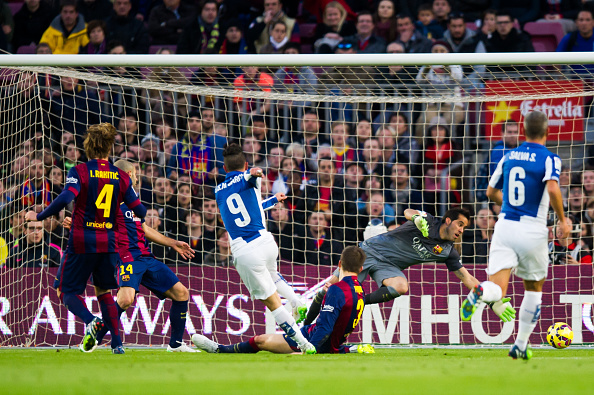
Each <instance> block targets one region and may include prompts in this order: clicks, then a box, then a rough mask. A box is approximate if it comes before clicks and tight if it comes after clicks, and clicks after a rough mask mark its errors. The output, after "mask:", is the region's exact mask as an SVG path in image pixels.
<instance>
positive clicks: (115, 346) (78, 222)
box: [25, 123, 146, 354]
mask: <svg viewBox="0 0 594 395" xmlns="http://www.w3.org/2000/svg"><path fill="white" fill-rule="evenodd" d="M116 133H117V132H116V129H115V128H114V127H113V125H111V124H109V123H102V124H99V125H92V126H90V127H89V129H88V130H87V134H86V137H85V140H84V143H83V144H84V148H85V152H86V154H87V157H88V158H89V159H90V160H89V161H88V162H87V163H82V164H80V165H78V166H75V167H73V168H72V169H70V171H69V172H68V177H67V178H66V185H65V187H64V190H63V191H62V193H61V194H60V195H59V196H58V197H57V198H56V199H55V200H54V201H53V202H52V203H51V204H50V205H49V207H47V208H46V209H45V210H43V211H42V212H41V213H39V214H37V213H36V212H34V211H29V212H28V213H27V214H26V216H25V218H26V219H27V220H28V221H43V220H44V219H46V218H48V217H51V216H52V215H55V214H57V213H59V212H60V210H62V209H63V208H64V207H66V205H67V204H68V203H70V202H71V201H73V200H74V201H75V203H74V212H73V214H72V231H71V232H70V237H69V238H68V245H67V247H66V253H65V254H64V258H63V259H62V263H61V264H60V267H59V268H58V273H57V276H56V281H55V282H54V287H55V288H56V289H57V290H58V291H57V292H58V296H59V297H60V299H61V300H62V302H63V303H64V305H66V307H67V308H68V310H69V311H70V312H72V313H73V314H74V315H76V316H77V317H79V318H80V319H82V320H83V321H84V323H85V324H86V325H87V327H86V330H85V338H87V339H88V338H89V336H95V335H96V333H97V332H98V331H99V330H100V329H101V328H102V327H103V326H104V325H107V327H108V328H109V330H110V331H111V333H112V334H113V335H112V338H111V348H112V351H113V353H114V354H123V353H124V349H123V347H122V340H121V339H120V336H119V332H118V328H117V327H114V323H115V322H117V321H118V313H117V309H116V306H115V302H114V300H113V297H112V296H111V293H110V291H109V290H110V289H115V288H117V287H118V284H117V282H116V279H115V277H114V270H115V265H116V263H117V261H118V260H119V257H118V254H117V246H116V240H117V235H116V232H117V231H118V229H117V224H116V215H117V213H118V211H119V208H120V203H122V202H125V203H126V205H128V207H130V209H132V210H133V211H134V213H135V214H136V216H138V217H141V218H142V217H144V216H145V214H146V208H145V207H144V206H143V205H142V204H141V203H140V200H139V199H138V196H137V195H136V192H135V191H134V189H133V188H132V182H131V180H130V177H129V176H128V174H126V173H125V172H123V171H120V170H119V169H118V168H117V167H115V166H114V165H112V164H111V163H109V161H108V159H109V154H110V152H111V150H112V148H113V144H114V141H115V135H116ZM91 274H92V275H93V285H94V286H95V292H96V295H97V300H98V301H99V306H101V314H102V315H103V318H104V319H105V321H103V320H101V319H100V318H98V317H95V316H94V315H93V314H91V312H90V311H89V310H88V309H87V307H86V306H85V304H84V303H83V301H82V298H80V296H79V295H82V294H83V293H84V292H85V289H86V287H87V281H88V279H89V277H90V276H91Z"/></svg>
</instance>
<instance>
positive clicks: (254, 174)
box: [250, 167, 264, 177]
mask: <svg viewBox="0 0 594 395" xmlns="http://www.w3.org/2000/svg"><path fill="white" fill-rule="evenodd" d="M263 174H264V173H263V172H262V169H261V168H259V167H252V168H251V169H250V175H251V176H252V177H262V175H263Z"/></svg>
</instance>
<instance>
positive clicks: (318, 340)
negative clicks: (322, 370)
mask: <svg viewBox="0 0 594 395" xmlns="http://www.w3.org/2000/svg"><path fill="white" fill-rule="evenodd" d="M344 303H345V300H344V294H343V293H342V290H341V289H340V288H339V287H338V286H331V287H330V288H328V292H327V293H326V298H325V299H324V305H323V306H322V310H321V312H320V315H319V316H318V319H317V320H316V331H315V332H314V334H313V336H312V337H311V339H309V342H310V343H311V344H313V345H314V346H315V347H316V348H318V347H321V346H322V344H324V343H325V342H326V340H328V338H329V337H330V335H331V334H332V331H333V330H334V324H336V320H337V319H338V316H339V315H340V311H341V309H342V307H343V306H344Z"/></svg>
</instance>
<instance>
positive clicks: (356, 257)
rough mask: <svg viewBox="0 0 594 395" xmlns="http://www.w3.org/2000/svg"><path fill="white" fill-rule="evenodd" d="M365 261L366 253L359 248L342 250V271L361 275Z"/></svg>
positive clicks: (349, 247) (353, 247)
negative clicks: (360, 271)
mask: <svg viewBox="0 0 594 395" xmlns="http://www.w3.org/2000/svg"><path fill="white" fill-rule="evenodd" d="M365 259H367V255H366V254H365V251H363V249H361V248H360V247H357V246H348V247H347V248H345V249H344V250H342V254H340V264H341V265H342V270H344V271H347V272H351V273H359V270H360V269H361V267H363V263H364V262H365Z"/></svg>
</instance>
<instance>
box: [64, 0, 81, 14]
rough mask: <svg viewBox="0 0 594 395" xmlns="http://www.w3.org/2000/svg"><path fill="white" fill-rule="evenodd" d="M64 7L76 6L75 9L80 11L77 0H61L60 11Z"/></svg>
mask: <svg viewBox="0 0 594 395" xmlns="http://www.w3.org/2000/svg"><path fill="white" fill-rule="evenodd" d="M64 7H74V10H75V11H76V12H78V5H77V4H76V0H60V12H62V9H63V8H64Z"/></svg>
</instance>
